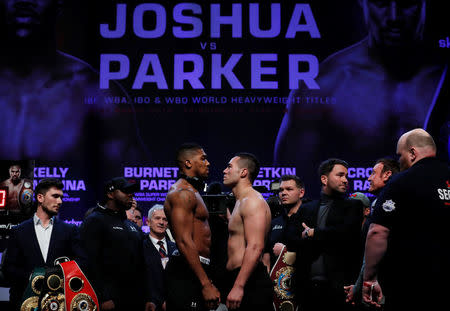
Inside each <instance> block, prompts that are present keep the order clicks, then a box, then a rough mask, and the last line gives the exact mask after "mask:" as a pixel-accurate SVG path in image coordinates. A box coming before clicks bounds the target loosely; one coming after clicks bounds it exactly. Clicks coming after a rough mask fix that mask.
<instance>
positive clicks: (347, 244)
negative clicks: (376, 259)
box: [286, 159, 363, 311]
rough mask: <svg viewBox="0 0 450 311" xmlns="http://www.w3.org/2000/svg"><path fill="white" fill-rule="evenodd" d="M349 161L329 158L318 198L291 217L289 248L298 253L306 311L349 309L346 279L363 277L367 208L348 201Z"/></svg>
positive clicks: (299, 294) (302, 304) (302, 302)
mask: <svg viewBox="0 0 450 311" xmlns="http://www.w3.org/2000/svg"><path fill="white" fill-rule="evenodd" d="M347 168H348V164H347V162H345V161H343V160H340V159H328V160H326V161H324V162H322V163H321V165H320V167H319V176H320V182H321V184H322V189H321V190H322V192H321V196H320V199H319V200H316V201H312V202H309V203H306V204H304V205H302V208H300V209H299V211H298V213H297V214H295V215H293V216H292V217H290V218H289V221H288V228H287V229H286V230H287V231H288V234H287V237H288V250H289V251H295V252H297V259H296V262H295V267H296V271H297V273H296V280H295V285H294V287H295V290H296V297H297V299H298V303H299V305H300V308H301V309H302V310H305V311H310V310H315V311H321V310H344V309H345V308H346V306H345V294H344V290H343V286H344V284H345V282H351V281H352V280H354V279H356V277H357V276H358V271H359V268H360V266H361V260H362V258H361V257H362V256H361V253H362V251H361V250H360V249H359V248H360V232H361V222H362V216H363V212H362V211H363V206H362V203H361V201H359V200H348V199H345V193H346V192H347V186H348V180H347Z"/></svg>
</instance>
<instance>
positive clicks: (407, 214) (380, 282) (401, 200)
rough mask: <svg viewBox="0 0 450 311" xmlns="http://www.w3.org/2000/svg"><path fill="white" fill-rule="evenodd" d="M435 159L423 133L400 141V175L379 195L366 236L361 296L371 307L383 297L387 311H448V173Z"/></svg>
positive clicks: (434, 150) (414, 132)
mask: <svg viewBox="0 0 450 311" xmlns="http://www.w3.org/2000/svg"><path fill="white" fill-rule="evenodd" d="M436 153H437V148H436V144H435V142H434V140H433V138H432V137H431V135H430V134H429V133H427V132H426V131H424V130H423V129H414V130H412V131H409V132H406V133H404V134H403V135H402V136H401V137H400V138H399V140H398V143H397V155H398V156H399V162H400V170H401V172H400V173H398V174H397V175H396V176H394V178H392V180H391V181H390V182H389V183H388V184H387V185H386V187H385V188H384V189H383V191H382V192H381V193H380V195H379V197H378V200H377V203H376V205H375V208H374V210H373V214H372V216H371V221H372V224H371V225H370V229H369V233H368V234H367V241H366V249H365V261H366V265H365V268H364V278H363V280H364V282H363V291H362V292H363V300H364V302H366V303H368V304H370V305H374V306H377V307H379V306H380V302H381V298H382V297H383V295H384V296H385V297H386V302H385V310H439V309H443V308H444V307H443V306H444V303H445V297H446V295H448V291H449V289H450V287H449V285H448V284H447V283H446V280H448V279H449V278H450V269H449V264H448V263H449V261H450V256H449V252H448V245H449V244H450V239H449V237H450V235H449V234H448V229H447V227H448V222H449V221H450V209H449V206H450V169H449V166H448V163H446V162H444V161H440V160H438V159H437V158H436ZM416 227H417V228H416ZM412 293H414V295H412Z"/></svg>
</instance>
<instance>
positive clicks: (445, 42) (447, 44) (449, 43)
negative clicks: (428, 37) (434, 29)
mask: <svg viewBox="0 0 450 311" xmlns="http://www.w3.org/2000/svg"><path fill="white" fill-rule="evenodd" d="M439 47H440V48H443V49H445V48H447V49H448V48H450V38H449V37H447V38H445V39H441V40H439Z"/></svg>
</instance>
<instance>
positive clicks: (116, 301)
mask: <svg viewBox="0 0 450 311" xmlns="http://www.w3.org/2000/svg"><path fill="white" fill-rule="evenodd" d="M137 187H138V184H135V183H129V182H128V181H127V180H126V179H125V178H123V177H115V178H113V179H111V180H109V181H108V182H106V184H105V196H104V202H103V203H104V205H100V204H98V206H97V207H96V208H95V210H94V211H93V212H92V213H91V214H89V216H87V217H86V219H85V220H84V221H83V224H82V225H81V229H80V231H81V241H82V245H83V247H84V248H85V251H86V254H87V256H88V258H89V262H88V277H89V279H90V280H91V279H92V283H93V286H94V290H95V291H96V293H97V297H98V299H99V303H100V304H101V309H102V310H143V308H144V298H143V288H144V286H143V280H141V279H140V278H136V276H137V275H141V274H142V271H143V254H142V238H143V235H142V232H141V231H140V229H139V227H137V226H136V224H134V223H133V222H131V221H130V220H128V219H127V216H126V212H125V211H126V210H127V209H129V208H131V204H132V200H133V193H134V192H135V191H136V190H137Z"/></svg>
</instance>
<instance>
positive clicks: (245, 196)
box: [223, 152, 273, 311]
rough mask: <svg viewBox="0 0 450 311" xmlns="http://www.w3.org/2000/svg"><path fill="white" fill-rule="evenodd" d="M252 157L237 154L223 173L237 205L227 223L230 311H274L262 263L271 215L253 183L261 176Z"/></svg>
mask: <svg viewBox="0 0 450 311" xmlns="http://www.w3.org/2000/svg"><path fill="white" fill-rule="evenodd" d="M259 168H260V166H259V162H258V160H257V159H256V157H255V156H254V155H253V154H250V153H246V152H241V153H238V154H236V156H235V157H233V158H232V159H231V160H230V162H228V165H227V167H226V168H225V170H224V171H223V184H224V185H225V186H227V187H229V188H231V191H232V192H233V195H234V196H235V197H236V204H235V206H234V208H233V212H232V214H231V216H230V217H229V221H228V232H229V237H228V248H227V251H228V261H227V265H226V269H227V271H228V273H227V277H226V282H225V283H226V284H225V290H224V292H223V294H224V295H226V296H224V297H226V305H227V307H228V309H230V310H235V309H239V310H261V311H263V310H273V307H272V295H273V285H272V281H271V280H270V278H269V275H268V273H267V268H266V267H265V266H264V264H263V263H262V260H261V259H262V256H263V251H264V243H265V241H266V238H267V235H268V232H269V229H270V220H271V217H272V216H271V213H270V208H269V205H268V204H267V202H266V200H265V199H264V197H263V196H262V195H261V194H260V193H259V192H258V191H256V190H255V189H253V187H252V184H253V181H254V180H255V179H256V177H257V176H258V173H259Z"/></svg>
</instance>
